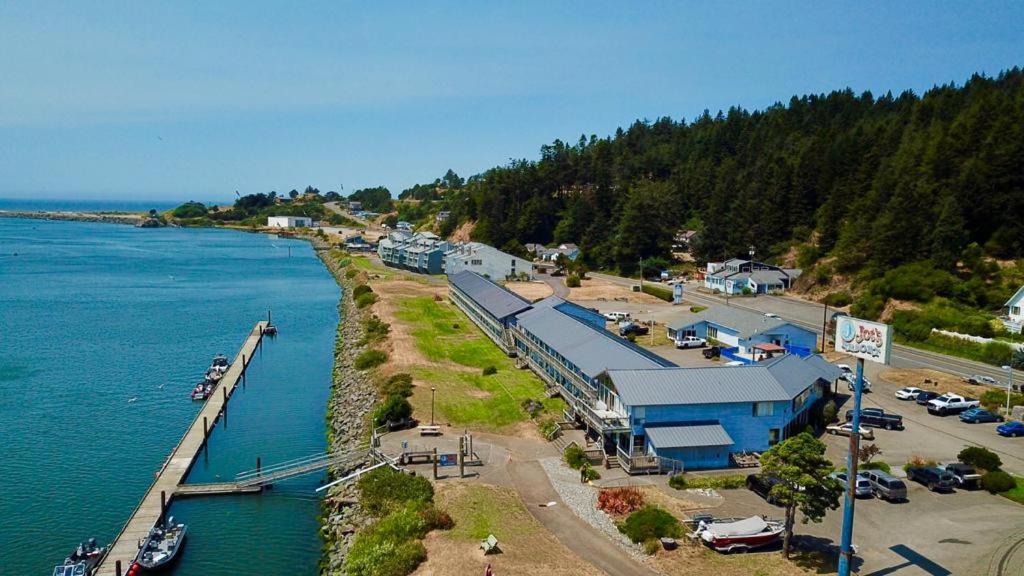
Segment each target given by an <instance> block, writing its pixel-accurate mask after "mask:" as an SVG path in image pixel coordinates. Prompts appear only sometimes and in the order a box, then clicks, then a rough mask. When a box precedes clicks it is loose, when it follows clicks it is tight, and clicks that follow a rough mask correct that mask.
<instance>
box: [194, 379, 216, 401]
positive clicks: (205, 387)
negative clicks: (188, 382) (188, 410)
mask: <svg viewBox="0 0 1024 576" xmlns="http://www.w3.org/2000/svg"><path fill="white" fill-rule="evenodd" d="M211 394H213V383H212V382H208V381H206V380H203V381H202V382H199V383H197V384H196V386H195V388H193V389H192V399H193V400H206V399H207V398H209V397H210V395H211Z"/></svg>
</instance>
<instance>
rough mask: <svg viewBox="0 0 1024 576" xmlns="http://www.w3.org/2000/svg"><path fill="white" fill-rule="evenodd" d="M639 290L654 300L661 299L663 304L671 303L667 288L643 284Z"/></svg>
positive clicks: (670, 293) (670, 292)
mask: <svg viewBox="0 0 1024 576" xmlns="http://www.w3.org/2000/svg"><path fill="white" fill-rule="evenodd" d="M641 290H643V292H644V293H645V294H650V295H651V296H654V297H655V298H661V299H662V300H664V301H665V302H671V301H672V291H671V290H669V289H668V288H663V287H661V286H658V285H657V284H650V283H648V284H644V286H643V288H642V289H641Z"/></svg>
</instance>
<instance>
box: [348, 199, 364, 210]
mask: <svg viewBox="0 0 1024 576" xmlns="http://www.w3.org/2000/svg"><path fill="white" fill-rule="evenodd" d="M348 209H349V211H350V212H362V211H363V203H362V202H359V201H358V200H349V203H348Z"/></svg>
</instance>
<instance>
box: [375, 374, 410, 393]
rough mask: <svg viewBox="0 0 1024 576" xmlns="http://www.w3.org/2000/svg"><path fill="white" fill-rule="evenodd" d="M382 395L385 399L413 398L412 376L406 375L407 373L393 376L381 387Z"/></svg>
mask: <svg viewBox="0 0 1024 576" xmlns="http://www.w3.org/2000/svg"><path fill="white" fill-rule="evenodd" d="M380 393H381V395H383V396H384V397H385V398H387V397H389V396H401V397H403V398H408V397H409V396H412V374H406V373H405V372H399V373H398V374H392V375H391V376H390V377H389V378H388V379H387V380H385V381H384V383H383V384H381V385H380Z"/></svg>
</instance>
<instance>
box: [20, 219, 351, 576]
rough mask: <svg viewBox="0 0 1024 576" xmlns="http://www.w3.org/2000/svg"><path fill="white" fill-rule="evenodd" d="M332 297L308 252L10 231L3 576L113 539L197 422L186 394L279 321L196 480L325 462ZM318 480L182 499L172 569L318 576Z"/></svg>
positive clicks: (52, 225)
mask: <svg viewBox="0 0 1024 576" xmlns="http://www.w3.org/2000/svg"><path fill="white" fill-rule="evenodd" d="M289 247H290V249H291V250H290V254H291V255H290V257H289ZM15 254H16V255H15ZM338 297H339V293H338V288H337V285H336V284H335V283H334V281H333V280H332V279H331V277H330V275H329V274H328V272H327V271H326V270H325V269H324V267H323V266H322V264H321V263H320V262H319V260H318V259H317V258H316V256H315V255H314V253H313V251H312V249H311V248H310V246H309V245H308V244H307V243H305V242H301V241H294V240H287V239H280V238H274V237H271V236H266V235H260V234H247V233H242V232H232V231H223V230H187V229H170V228H162V229H138V228H134V227H130V226H120V225H113V224H91V223H78V222H47V221H36V220H18V219H5V218H0V479H2V481H3V493H2V496H0V519H2V520H0V573H2V574H5V575H6V574H12V575H18V576H20V575H32V574H49V573H50V572H51V571H52V566H53V564H55V563H57V562H59V561H60V560H61V559H62V558H63V557H64V556H65V555H66V554H67V553H68V552H70V551H71V550H72V549H73V548H74V546H75V545H76V544H77V543H78V542H79V541H80V540H82V539H85V538H87V537H90V536H95V537H97V538H98V539H99V540H100V541H101V542H109V541H110V540H111V539H112V538H113V537H114V536H115V535H116V534H117V532H118V531H119V530H120V528H121V526H122V524H123V523H124V522H125V520H126V519H127V517H128V515H129V514H130V513H131V511H132V510H133V508H134V507H135V505H136V504H137V503H138V501H139V498H140V497H141V496H142V494H143V493H144V492H145V490H146V488H147V487H148V486H149V484H150V483H151V482H152V480H153V476H154V472H155V471H156V470H157V469H158V468H159V467H160V465H161V464H162V462H163V461H164V459H165V458H166V456H167V454H168V453H169V451H170V449H171V448H172V447H173V446H174V445H175V444H176V443H177V441H178V439H179V438H180V437H181V435H182V433H183V432H184V431H185V429H186V427H187V426H188V424H189V423H190V422H191V420H192V419H193V418H194V416H195V414H196V412H197V410H198V408H199V404H198V403H192V402H191V401H190V400H189V398H188V391H189V390H190V388H191V385H192V384H193V383H194V382H195V381H197V380H198V379H199V378H200V377H201V376H202V373H203V371H204V369H205V368H206V366H208V364H209V362H210V358H211V356H213V355H214V354H216V353H220V352H223V353H225V354H227V355H228V356H233V355H234V353H235V352H236V351H237V350H238V348H239V346H240V345H241V343H242V341H243V340H244V338H245V336H246V335H247V334H248V333H249V330H250V329H251V328H252V326H253V324H254V323H255V322H256V321H257V320H259V319H261V318H264V317H266V315H267V310H268V309H271V310H272V311H273V320H274V323H275V324H277V325H278V326H279V327H280V330H281V334H280V336H278V337H277V338H276V339H268V340H266V341H265V343H264V346H263V347H262V351H261V352H260V353H259V354H258V355H257V357H256V358H255V359H254V360H253V362H252V364H251V365H250V368H249V372H248V379H247V384H246V386H245V387H244V388H241V389H239V390H238V392H237V393H236V396H234V397H233V398H232V400H231V403H230V405H229V409H228V418H227V425H226V426H225V425H223V423H221V424H218V426H217V428H216V429H215V431H214V432H213V435H212V437H211V440H210V443H209V451H208V453H207V454H206V455H205V457H201V458H200V459H199V460H198V462H197V464H196V466H195V467H194V469H193V471H192V473H191V475H190V478H189V480H190V481H209V480H215V479H218V478H219V479H229V478H231V477H232V476H233V475H234V474H236V473H237V472H239V471H242V470H247V469H250V468H252V467H253V466H254V463H255V459H256V457H257V456H261V457H262V459H263V463H264V465H270V464H273V463H274V462H279V461H283V460H287V459H292V458H295V457H298V456H303V455H308V454H314V453H317V452H321V451H323V450H324V442H325V435H324V416H325V410H326V399H327V396H328V393H329V390H330V373H331V362H332V350H333V342H334V334H335V327H336V325H337V321H338V316H337V302H338ZM131 398H137V400H136V401H134V402H129V399H131ZM321 480H322V478H318V477H309V478H303V479H297V480H294V481H290V482H286V483H282V484H281V485H279V486H276V487H275V488H274V489H273V490H271V491H269V492H267V493H264V494H262V495H244V496H232V497H220V498H204V499H195V500H183V501H179V502H176V503H175V504H174V505H173V507H172V510H171V513H172V514H174V515H175V516H177V517H178V518H180V519H182V520H183V521H185V522H187V523H189V524H190V530H189V541H188V546H187V548H186V549H185V551H184V553H183V557H182V558H181V562H180V564H179V565H178V566H177V568H176V569H175V571H174V573H175V574H176V575H179V576H180V575H195V576H199V575H203V576H217V575H224V576H227V575H237V574H239V573H249V574H255V573H258V574H261V575H276V574H281V575H285V574H287V575H293V574H295V575H301V574H315V573H316V569H317V562H318V560H319V557H320V541H319V540H318V537H317V528H318V522H317V514H318V512H319V502H318V500H317V499H316V497H315V495H314V494H313V490H312V489H313V487H315V486H316V485H318V483H319V482H320V481H321ZM254 567H258V568H254ZM254 569H255V571H252V570H254Z"/></svg>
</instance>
